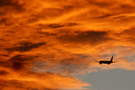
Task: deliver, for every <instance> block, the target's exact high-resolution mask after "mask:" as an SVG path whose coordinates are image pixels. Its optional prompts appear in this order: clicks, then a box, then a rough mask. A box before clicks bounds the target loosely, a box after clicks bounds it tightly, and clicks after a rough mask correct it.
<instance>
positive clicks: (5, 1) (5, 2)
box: [0, 0, 24, 12]
mask: <svg viewBox="0 0 135 90" xmlns="http://www.w3.org/2000/svg"><path fill="white" fill-rule="evenodd" d="M9 6H11V7H12V8H13V9H15V10H16V11H18V12H20V11H23V10H24V8H23V5H20V4H19V3H18V2H17V1H13V0H0V7H9ZM6 9H7V8H6ZM6 9H5V11H6Z"/></svg>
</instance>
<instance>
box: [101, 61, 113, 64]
mask: <svg viewBox="0 0 135 90" xmlns="http://www.w3.org/2000/svg"><path fill="white" fill-rule="evenodd" d="M102 63H104V64H110V63H113V62H111V61H99V64H102Z"/></svg>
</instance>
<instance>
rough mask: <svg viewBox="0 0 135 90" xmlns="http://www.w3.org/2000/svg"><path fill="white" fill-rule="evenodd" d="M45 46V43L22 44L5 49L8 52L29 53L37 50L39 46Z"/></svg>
mask: <svg viewBox="0 0 135 90" xmlns="http://www.w3.org/2000/svg"><path fill="white" fill-rule="evenodd" d="M42 45H46V43H37V44H32V43H30V42H22V43H21V44H20V46H19V47H13V48H7V50H8V51H20V52H23V51H30V50H31V49H34V48H38V47H39V46H42Z"/></svg>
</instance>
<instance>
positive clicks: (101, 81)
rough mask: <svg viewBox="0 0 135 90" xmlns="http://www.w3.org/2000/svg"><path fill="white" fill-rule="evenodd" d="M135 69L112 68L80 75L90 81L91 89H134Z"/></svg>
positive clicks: (83, 79) (84, 79)
mask: <svg viewBox="0 0 135 90" xmlns="http://www.w3.org/2000/svg"><path fill="white" fill-rule="evenodd" d="M134 76H135V71H127V70H123V69H111V70H104V71H98V72H92V73H89V74H86V75H78V78H80V79H81V80H82V81H84V82H87V83H90V84H91V85H92V87H91V88H90V90H95V89H92V88H96V90H134V89H135V85H134V84H135V78H134Z"/></svg>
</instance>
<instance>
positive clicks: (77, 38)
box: [58, 31, 111, 45]
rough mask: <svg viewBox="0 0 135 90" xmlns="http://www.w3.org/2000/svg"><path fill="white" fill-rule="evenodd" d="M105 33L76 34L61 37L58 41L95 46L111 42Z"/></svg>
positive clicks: (88, 32)
mask: <svg viewBox="0 0 135 90" xmlns="http://www.w3.org/2000/svg"><path fill="white" fill-rule="evenodd" d="M107 34H108V33H107V32H105V31H87V32H77V35H63V36H60V37H58V40H59V41H61V42H64V43H76V44H90V45H97V44H99V43H102V42H105V41H108V40H111V38H109V37H108V36H107Z"/></svg>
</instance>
